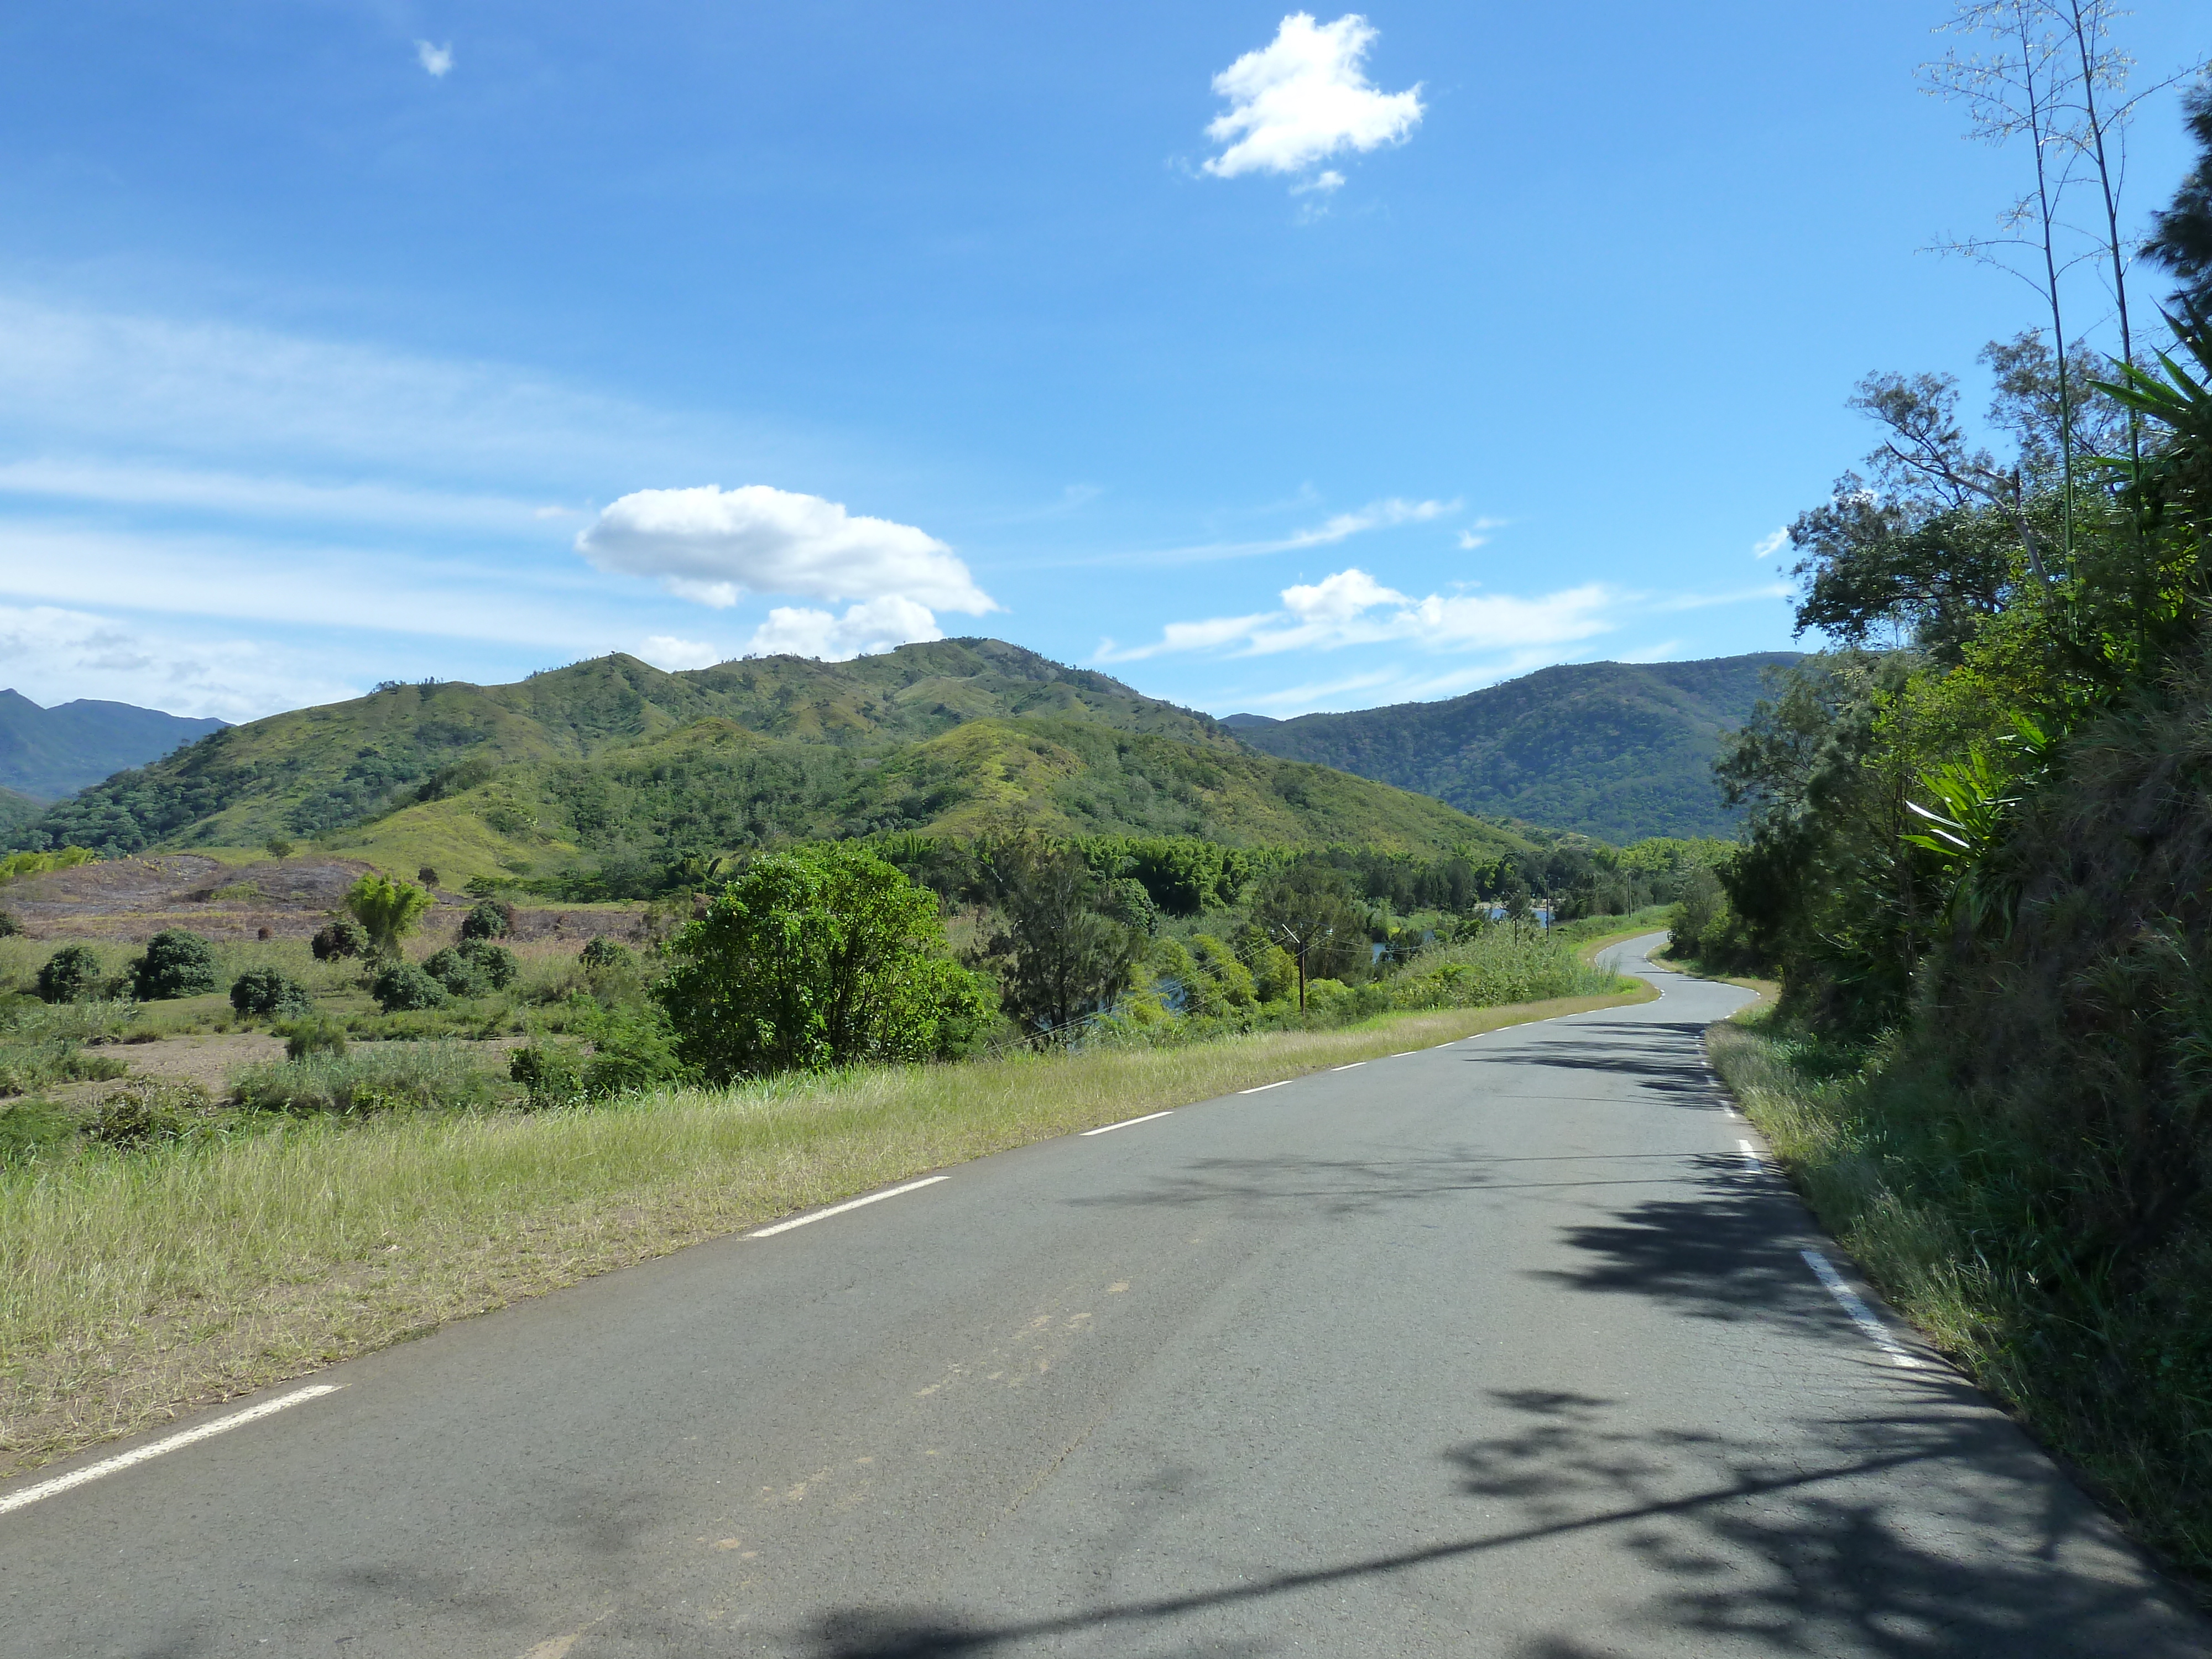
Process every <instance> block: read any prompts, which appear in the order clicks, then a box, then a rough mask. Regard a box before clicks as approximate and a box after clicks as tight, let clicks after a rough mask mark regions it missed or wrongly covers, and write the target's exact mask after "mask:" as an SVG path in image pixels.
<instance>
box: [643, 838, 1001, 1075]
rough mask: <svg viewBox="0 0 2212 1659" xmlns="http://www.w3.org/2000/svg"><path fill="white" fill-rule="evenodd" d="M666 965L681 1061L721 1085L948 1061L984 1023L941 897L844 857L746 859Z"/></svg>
mask: <svg viewBox="0 0 2212 1659" xmlns="http://www.w3.org/2000/svg"><path fill="white" fill-rule="evenodd" d="M669 953H670V955H671V957H674V959H675V965H674V967H673V968H672V969H671V970H670V972H669V973H668V975H667V976H666V977H665V979H663V980H662V981H660V982H659V984H658V985H656V986H655V987H653V996H654V998H655V1000H657V1001H658V1002H659V1005H660V1006H661V1007H662V1008H663V1009H665V1011H666V1012H667V1015H668V1018H669V1023H670V1024H671V1026H672V1027H673V1028H674V1030H675V1032H676V1046H677V1052H678V1054H680V1055H681V1056H682V1058H683V1059H684V1061H685V1063H686V1064H688V1065H691V1066H696V1067H697V1068H698V1069H699V1071H700V1072H701V1073H702V1074H703V1075H704V1076H705V1077H706V1078H707V1079H708V1081H710V1082H713V1083H716V1084H721V1083H726V1082H728V1081H729V1080H730V1079H732V1078H737V1077H746V1076H757V1075H760V1074H763V1073H771V1072H783V1071H803V1070H816V1069H820V1068H823V1067H827V1066H853V1065H864V1064H896V1063H902V1062H907V1061H913V1060H928V1059H931V1058H935V1057H946V1056H950V1055H952V1054H957V1053H960V1052H962V1051H963V1048H966V1047H967V1046H968V1045H969V1044H971V1043H972V1042H974V1041H975V1038H976V1037H977V1036H979V1035H980V1034H981V1031H982V1030H984V1029H985V1027H986V1025H987V1022H988V1020H989V1018H990V997H989V993H988V990H987V987H984V986H983V985H981V983H979V982H978V981H977V980H976V978H975V975H973V974H970V973H969V972H968V971H967V970H966V969H963V968H962V967H961V966H960V965H959V964H958V963H955V962H953V961H952V960H951V957H950V956H949V955H948V954H947V951H946V945H945V927H944V924H943V922H941V921H939V919H938V914H937V903H936V901H935V899H934V898H933V897H932V896H930V895H929V894H928V893H927V892H925V891H923V890H921V889H920V888H918V887H915V885H914V884H912V883H910V882H908V880H907V878H905V877H904V876H902V875H901V874H900V873H899V872H898V871H897V870H896V869H894V868H893V867H892V866H890V865H888V864H885V863H884V861H883V860H880V859H878V858H875V857H873V856H872V855H871V854H868V853H866V852H865V851H863V850H862V849H860V848H857V847H853V846H849V845H840V846H830V847H806V848H798V849H795V850H793V851H792V852H788V853H778V854H770V855H769V856H768V857H765V858H762V859H757V860H754V862H753V863H752V865H751V866H750V868H748V869H747V870H746V872H745V873H744V876H743V877H742V878H739V879H738V881H735V882H733V883H732V884H730V886H728V887H727V888H726V889H725V890H723V893H722V895H721V896H720V898H718V899H717V900H715V902H714V903H713V904H712V905H711V906H709V907H708V911H707V914H706V915H703V916H702V917H700V918H699V919H698V920H696V921H693V922H692V923H691V924H690V926H689V927H686V928H685V929H684V931H683V932H682V933H679V934H678V935H677V936H676V938H675V939H673V940H672V941H671V943H670V945H669Z"/></svg>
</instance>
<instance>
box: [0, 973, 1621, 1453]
mask: <svg viewBox="0 0 2212 1659" xmlns="http://www.w3.org/2000/svg"><path fill="white" fill-rule="evenodd" d="M1649 995H1650V991H1649V987H1639V988H1638V990H1636V991H1630V992H1624V993H1621V994H1614V995H1602V996H1589V997H1576V998H1561V999H1559V1000H1553V1001H1549V1002H1536V1003H1522V1004H1518V1005H1515V1006H1504V1007H1492V1008H1454V1009H1443V1010H1438V1011H1435V1012H1423V1013H1407V1014H1395V1015H1386V1016H1383V1017H1382V1018H1377V1019H1376V1020H1373V1021H1370V1022H1369V1023H1367V1024H1363V1025H1358V1026H1352V1027H1347V1028H1344V1029H1340V1030H1328V1031H1298V1032H1270V1033H1264V1034H1259V1035H1254V1036H1234V1037H1227V1038H1223V1039H1220V1040H1218V1041H1214V1042H1203V1043H1194V1044H1191V1045H1188V1046H1187V1047H1180V1048H1102V1049H1098V1050H1094V1051H1092V1052H1090V1053H1086V1054H1078V1055H1075V1056H1073V1057H1066V1058H1042V1057H1037V1056H1018V1057H1014V1058H1010V1059H1006V1060H992V1061H985V1062H977V1063H971V1064H968V1065H962V1066H928V1067H916V1068H912V1069H908V1070H903V1071H878V1072H867V1073H852V1074H844V1075H834V1076H827V1077H806V1078H797V1079H778V1080H775V1081H773V1082H769V1083H763V1084H758V1085H750V1086H748V1087H744V1088H739V1089H734V1090H731V1091H726V1092H720V1093H705V1092H689V1093H669V1094H662V1095H656V1096H650V1097H642V1098H641V1099H639V1100H637V1101H635V1103H629V1104H627V1105H623V1106H617V1107H611V1108H609V1107H602V1108H598V1109H590V1110H581V1111H577V1112H574V1113H546V1114H541V1115H520V1114H511V1113H509V1114H495V1115H476V1116H468V1115H442V1114H441V1115H430V1114H425V1115H420V1116H412V1117H410V1116H395V1117H392V1118H390V1119H388V1120H384V1121H374V1122H370V1123H367V1124H361V1125H355V1126H347V1127H333V1126H331V1125H329V1124H327V1123H320V1122H314V1121H307V1122H302V1123H300V1124H298V1125H295V1126H290V1127H286V1128H284V1129H283V1131H282V1132H279V1133H269V1134H264V1135H259V1136H256V1137H254V1138H252V1139H246V1140H241V1141H238V1142H235V1143H232V1144H229V1145H224V1146H211V1147H202V1148H196V1149H183V1150H179V1151H177V1152H161V1153H155V1154H142V1155H138V1156H132V1157H122V1156H118V1157H112V1158H94V1159H89V1160H85V1161H82V1162H79V1163H75V1164H64V1165H56V1166H52V1167H33V1168H32V1169H29V1170H22V1171H19V1172H15V1173H12V1174H8V1175H5V1176H0V1477H4V1476H6V1475H9V1474H18V1473H21V1472H22V1471H24V1470H27V1469H30V1468H36V1467H38V1466H39V1465H40V1464H43V1463H46V1462H51V1461H52V1460H53V1459H55V1458H57V1457H60V1456H64V1455H67V1454H68V1453H70V1452H71V1451H74V1450H76V1449H80V1448H82V1447H84V1446H87V1445H89V1444H93V1443H96V1442H98V1441H100V1440H104V1439H108V1438H112V1437H115V1436H117V1435H120V1434H127V1433H130V1432H131V1431H135V1430H137V1429H141V1428H144V1427H147V1426H149V1425H153V1424H156V1423H159V1422H162V1421H165V1420H167V1419H170V1418H173V1417H174V1416H175V1415H177V1414H178V1413H179V1412H181V1411H183V1410H185V1409H188V1408H191V1407H196V1406H199V1405H203V1404H206V1403H210V1402H212V1401H218V1400H222V1399H224V1398H228V1397H229V1396H231V1395H236V1394H240V1393H242V1392H244V1391H246V1390H247V1389H254V1388H258V1387H261V1386H264V1385H265V1384H268V1383H274V1382H278V1381H281V1380H283V1379H284V1378H286V1377H290V1376H298V1375H300V1374H301V1373H302V1372H305V1371H308V1370H314V1369H316V1368H318V1367H319V1366H322V1365H326V1364H331V1363H334V1362H335V1361H337V1360H340V1359H343V1358H349V1357H352V1356H354V1355H357V1354H362V1353H365V1352H369V1351H371V1350H373V1349H375V1348H378V1347H382V1346H386V1345H388V1344H390V1343H392V1342H396V1341H399V1340H404V1339H405V1338H407V1337H410V1336H413V1335H417V1334H422V1333H423V1332H426V1331H428V1330H430V1329H433V1328H436V1327H437V1326H438V1325H440V1324H441V1323H444V1322H447V1321H450V1320H453V1319H458V1318H463V1317H465V1316H469V1315H471V1314H477V1313H482V1312H484V1311H487V1310H490V1309H492V1308H495V1307H498V1306H501V1304H505V1303H508V1302H512V1301H514V1300H517V1299H518V1298H520V1297H526V1296H532V1295H537V1294H539V1293H541V1292H543V1291H550V1290H554V1289H557V1288H558V1287H560V1286H562V1285H571V1284H574V1283H575V1282H577V1281H578V1280H580V1279H586V1278H588V1277H590V1276H591V1275H592V1274H594V1273H605V1272H608V1271H610V1270H611V1269H613V1268H617V1267H626V1266H629V1265H630V1264H631V1263H634V1262H637V1261H644V1260H647V1259H648V1258H650V1257H653V1256H657V1255H665V1254H667V1253H668V1252H670V1251H671V1250H676V1249H681V1248H683V1247H684V1245H687V1244H692V1243H698V1242H700V1241H702V1240H703V1239H708V1238H712V1237H717V1236H720V1235H722V1234H726V1233H730V1232H733V1231H739V1230H741V1229H744V1228H745V1227H749V1226H751V1225H757V1223H760V1222H763V1221H766V1220H769V1219H770V1218H774V1217H775V1216H777V1215H781V1214H783V1213H785V1212H789V1211H792V1210H794V1209H799V1208H802V1207H805V1206H811V1205H815V1204H821V1203H827V1202H830V1201H833V1200H837V1199H840V1198H846V1197H850V1196H851V1195H853V1194H855V1193H860V1192H865V1191H867V1190H868V1189H870V1188H874V1187H878V1186H880V1185H883V1184H884V1183H885V1182H892V1181H896V1180H899V1179H901V1178H902V1177H905V1176H913V1175H918V1174H921V1173H924V1172H926V1171H928V1170H937V1169H942V1168H944V1167H945V1166H947V1165H950V1164H959V1163H963V1162H964V1161H966V1160H968V1159H969V1158H980V1157H983V1156H985V1155H987V1154H988V1153H992V1152H1003V1151H1005V1150H1006V1149H1008V1148H1010V1147H1013V1146H1023V1145H1026V1144H1028V1143H1030V1142H1032V1141H1037V1140H1042V1139H1050V1138H1051V1137H1053V1136H1055V1135H1060V1134H1065V1133H1069V1132H1071V1131H1073V1130H1077V1129H1083V1128H1089V1127H1095V1126H1097V1125H1098V1124H1101V1123H1109V1122H1113V1121H1115V1120H1117V1119H1121V1118H1125V1117H1134V1116H1139V1115H1142V1114H1144V1113H1146V1112H1150V1111H1158V1110H1161V1109H1164V1108H1167V1107H1172V1106H1182V1105H1188V1104H1189V1103H1192V1102H1194V1101H1200V1100H1207V1099H1211V1098H1212V1097H1215V1096H1217V1095H1221V1094H1225V1093H1228V1092H1230V1091H1233V1090H1237V1089H1243V1088H1249V1087H1251V1086H1253V1085H1256V1084H1260V1083H1271V1082H1274V1081H1276V1080H1278V1079H1284V1078H1291V1077H1297V1076H1301V1075H1303V1074H1304V1073H1309V1072H1312V1071H1316V1070H1318V1069H1320V1068H1322V1067H1323V1066H1337V1065H1342V1064H1344V1063H1346V1061H1348V1060H1364V1059H1370V1058H1374V1057H1376V1056H1379V1055H1383V1054H1391V1053H1394V1052H1395V1051H1397V1050H1400V1049H1405V1048H1418V1047H1423V1046H1427V1045H1430V1044H1434V1043H1439V1042H1449V1041H1452V1040H1454V1039H1455V1038H1458V1037H1462V1036H1472V1035H1474V1034H1475V1033H1477V1032H1480V1031H1487V1030H1496V1029H1498V1027H1500V1026H1504V1025H1511V1024H1521V1023H1523V1022H1526V1021H1529V1020H1537V1019H1547V1018H1554V1017H1556V1016H1558V1015H1561V1014H1568V1013H1577V1012H1583V1011H1585V1010H1589V1009H1594V1008H1604V1007H1614V1006H1621V1005H1624V1004H1627V1003H1633V1002H1638V1001H1643V1000H1648V997H1649Z"/></svg>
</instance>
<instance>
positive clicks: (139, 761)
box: [0, 691, 222, 823]
mask: <svg viewBox="0 0 2212 1659" xmlns="http://www.w3.org/2000/svg"><path fill="white" fill-rule="evenodd" d="M221 730H222V721H221V720H187V719H185V717H184V716H182V715H180V714H164V713H162V712H161V710H160V709H158V708H134V707H132V706H131V704H129V703H127V702H94V701H92V700H90V699H88V698H79V699H78V700H77V701H76V702H64V703H60V704H58V705H56V706H55V707H54V708H40V706H39V705H38V704H37V703H34V702H32V701H31V700H30V699H29V698H28V697H27V696H24V695H23V694H22V693H21V692H20V691H0V789H5V790H9V791H11V792H14V793H21V794H25V795H29V796H31V797H33V799H39V800H53V799H57V798H58V797H59V796H62V795H66V794H69V793H72V792H73V791H75V790H78V789H82V788H83V787H86V786H87V785H88V784H94V783H98V782H99V781H100V780H101V779H102V778H104V777H106V776H108V775H110V774H112V773H115V772H120V771H121V770H123V769H124V768H125V767H127V766H143V765H145V764H146V763H147V762H149V761H152V760H158V759H160V758H161V757H162V756H164V755H166V754H167V753H169V752H170V751H171V750H173V749H176V748H178V747H179V746H180V745H182V744H187V743H190V742H191V741H192V740H193V739H194V738H202V737H205V736H206V735H207V734H208V733H209V732H219V731H221ZM8 818H9V814H8V812H7V809H6V807H5V805H0V823H6V822H7V821H8Z"/></svg>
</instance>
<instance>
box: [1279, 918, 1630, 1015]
mask: <svg viewBox="0 0 2212 1659" xmlns="http://www.w3.org/2000/svg"><path fill="white" fill-rule="evenodd" d="M1612 987H1613V975H1610V974H1608V973H1607V972H1606V971H1605V970H1604V969H1601V968H1593V967H1591V966H1590V965H1589V963H1586V962H1583V960H1582V959H1581V958H1580V957H1577V956H1576V955H1575V953H1574V952H1573V951H1571V949H1569V948H1568V947H1567V946H1565V945H1561V944H1559V942H1558V941H1556V940H1554V939H1547V938H1546V937H1545V936H1544V935H1542V934H1541V933H1522V934H1516V933H1515V932H1514V930H1513V929H1511V928H1510V927H1485V928H1483V929H1482V930H1480V932H1479V933H1475V934H1474V935H1473V936H1472V937H1471V938H1468V939H1462V941H1461V942H1460V943H1458V944H1456V945H1443V946H1438V947H1437V948H1434V949H1431V950H1429V951H1423V952H1422V953H1421V954H1420V955H1419V956H1418V957H1415V958H1414V959H1413V961H1412V962H1411V963H1408V964H1407V967H1406V968H1405V969H1403V970H1401V972H1400V973H1399V974H1397V975H1395V976H1394V977H1393V978H1391V979H1389V980H1387V981H1383V984H1382V986H1381V987H1378V988H1380V989H1383V990H1384V991H1386V992H1387V993H1388V1000H1387V1003H1386V1005H1385V1006H1396V1007H1400V1008H1492V1007H1496V1006H1499V1005H1501V1004H1504V1003H1508V1002H1541V1001H1542V1000H1545V999H1547V998H1550V997H1574V996H1592V995H1595V994H1599V993H1601V992H1603V991H1607V990H1610V989H1611V988H1612ZM1306 988H1307V994H1308V995H1309V996H1310V995H1311V994H1312V988H1313V987H1311V986H1308V987H1306Z"/></svg>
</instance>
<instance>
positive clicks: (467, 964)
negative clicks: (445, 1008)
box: [378, 945, 491, 1013]
mask: <svg viewBox="0 0 2212 1659" xmlns="http://www.w3.org/2000/svg"><path fill="white" fill-rule="evenodd" d="M422 971H423V972H424V973H426V974H428V975H429V976H430V977H431V978H432V979H435V980H436V981H438V983H439V984H440V985H441V986H443V987H445V988H446V990H447V993H448V994H450V995H453V996H457V997H473V996H481V995H483V993H484V992H486V991H488V990H489V989H490V988H491V985H490V982H489V980H488V979H487V978H486V976H485V975H484V972H483V969H480V968H478V967H477V964H476V963H475V962H474V961H473V960H472V959H471V958H470V957H466V956H464V955H463V954H462V953H461V952H460V951H459V950H457V949H455V948H454V947H453V946H452V945H447V947H446V948H445V949H444V950H442V951H434V952H433V953H432V954H431V956H430V958H429V960H428V961H427V962H425V963H423V964H422ZM378 982H379V983H380V984H381V983H382V981H378ZM378 1000H380V1001H381V1000H382V997H381V995H380V996H379V999H378ZM385 1012H386V1013H389V1012H392V1010H391V1007H390V1006H388V1005H387V1006H386V1009H385Z"/></svg>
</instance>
